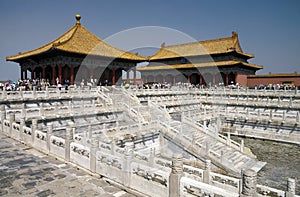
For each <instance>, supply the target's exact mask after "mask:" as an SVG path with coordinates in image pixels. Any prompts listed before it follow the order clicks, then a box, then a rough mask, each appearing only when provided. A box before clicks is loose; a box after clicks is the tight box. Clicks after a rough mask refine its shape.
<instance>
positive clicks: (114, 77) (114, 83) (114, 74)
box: [111, 68, 116, 85]
mask: <svg viewBox="0 0 300 197" xmlns="http://www.w3.org/2000/svg"><path fill="white" fill-rule="evenodd" d="M111 83H112V85H116V70H115V69H114V68H113V69H112V79H111Z"/></svg>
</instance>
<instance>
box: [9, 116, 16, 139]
mask: <svg viewBox="0 0 300 197" xmlns="http://www.w3.org/2000/svg"><path fill="white" fill-rule="evenodd" d="M15 120H16V116H15V114H14V113H11V114H9V126H10V128H9V135H10V136H12V129H13V126H12V125H13V123H14V122H15Z"/></svg>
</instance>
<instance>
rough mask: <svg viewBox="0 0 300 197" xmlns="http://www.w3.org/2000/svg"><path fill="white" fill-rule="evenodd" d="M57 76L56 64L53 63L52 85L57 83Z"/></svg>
mask: <svg viewBox="0 0 300 197" xmlns="http://www.w3.org/2000/svg"><path fill="white" fill-rule="evenodd" d="M55 78H56V72H55V65H52V82H51V83H52V85H55Z"/></svg>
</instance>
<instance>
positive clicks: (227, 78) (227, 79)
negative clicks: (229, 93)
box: [226, 73, 229, 86]
mask: <svg viewBox="0 0 300 197" xmlns="http://www.w3.org/2000/svg"><path fill="white" fill-rule="evenodd" d="M228 81H229V77H228V73H226V86H228Z"/></svg>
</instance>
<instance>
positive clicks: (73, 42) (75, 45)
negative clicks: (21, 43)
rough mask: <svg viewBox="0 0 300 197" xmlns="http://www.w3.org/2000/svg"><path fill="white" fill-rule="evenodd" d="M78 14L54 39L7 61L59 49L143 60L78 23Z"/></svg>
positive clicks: (10, 57) (7, 58) (8, 58)
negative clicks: (73, 23) (72, 24)
mask: <svg viewBox="0 0 300 197" xmlns="http://www.w3.org/2000/svg"><path fill="white" fill-rule="evenodd" d="M80 18H81V16H80V15H76V20H77V22H76V24H75V25H74V26H73V27H72V28H71V29H70V30H69V31H67V32H66V33H64V34H63V35H62V36H60V37H59V38H57V39H55V40H54V41H52V42H50V43H48V44H46V45H44V46H42V47H40V48H37V49H34V50H31V51H27V52H24V53H19V54H17V55H14V56H9V57H6V60H7V61H18V60H21V59H24V58H29V57H31V56H35V55H39V54H42V53H45V52H48V51H50V50H54V49H56V50H59V51H65V52H70V53H77V54H83V55H95V56H102V57H108V58H121V59H128V60H137V61H144V60H146V58H145V57H142V56H139V55H136V54H133V53H130V52H126V51H123V50H120V49H118V48H115V47H113V46H111V45H109V44H107V43H105V42H104V41H102V40H101V39H100V38H98V37H97V36H95V35H94V34H92V33H91V32H90V31H88V30H87V29H86V28H85V27H83V26H82V25H81V23H80Z"/></svg>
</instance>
